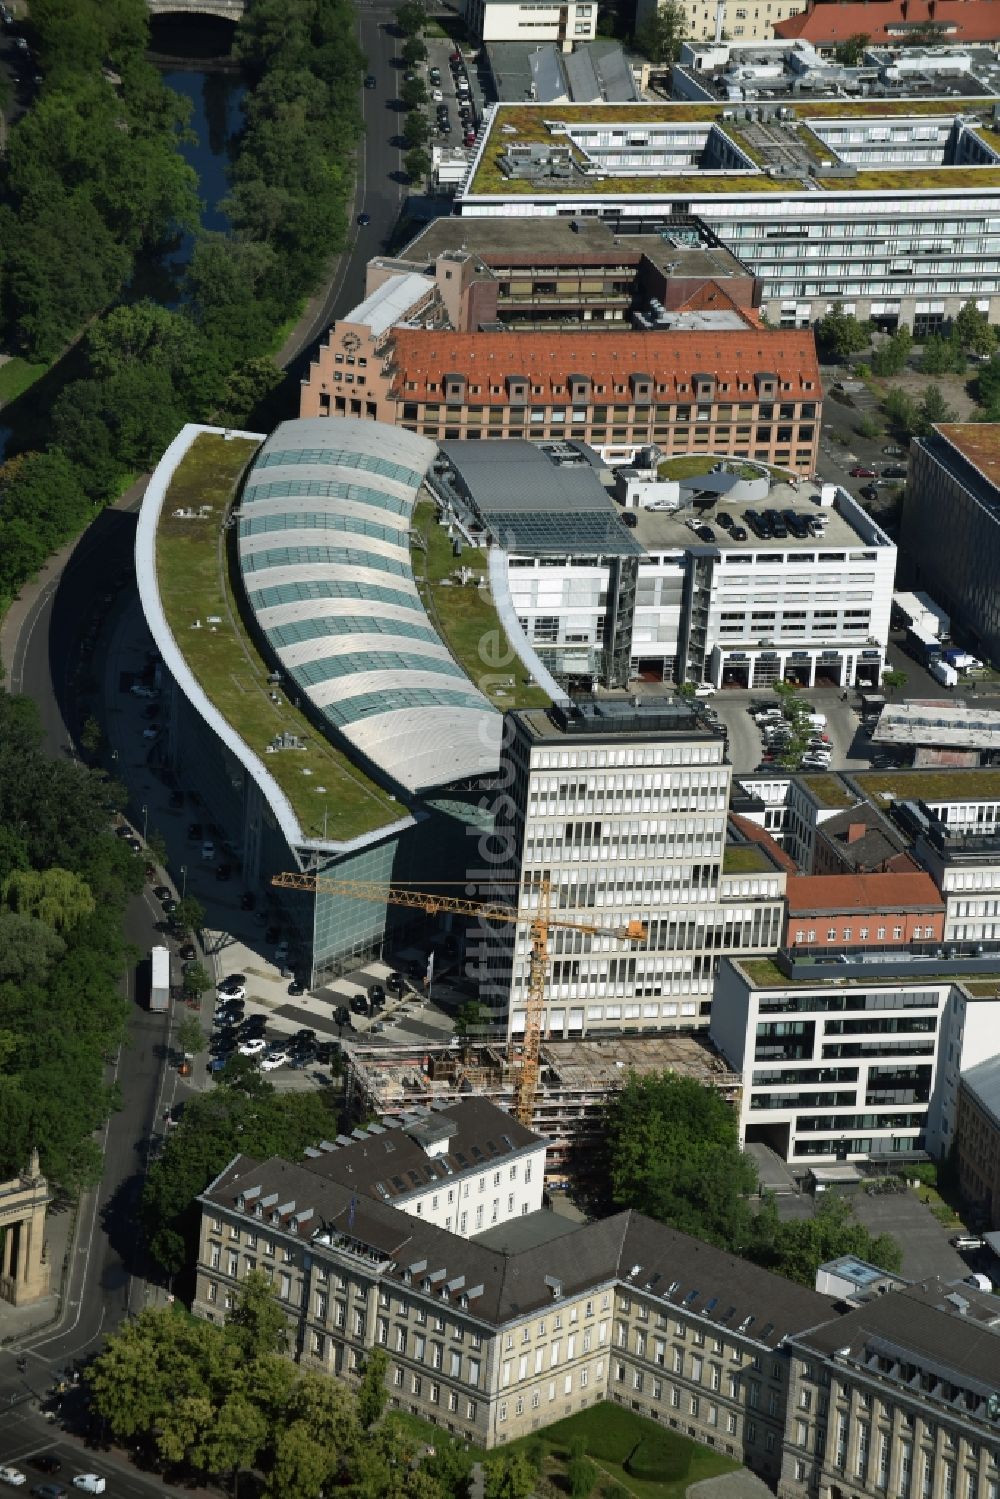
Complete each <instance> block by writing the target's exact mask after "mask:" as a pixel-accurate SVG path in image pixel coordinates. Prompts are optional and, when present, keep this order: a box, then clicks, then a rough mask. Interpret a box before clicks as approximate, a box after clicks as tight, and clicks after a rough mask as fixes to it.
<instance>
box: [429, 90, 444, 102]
mask: <svg viewBox="0 0 1000 1499" xmlns="http://www.w3.org/2000/svg"><path fill="white" fill-rule="evenodd" d="M431 100H432V102H433V103H434V104H443V103H444V94H442V92H441V90H440V89H439V88H435V89H432V90H431Z"/></svg>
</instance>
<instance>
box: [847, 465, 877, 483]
mask: <svg viewBox="0 0 1000 1499" xmlns="http://www.w3.org/2000/svg"><path fill="white" fill-rule="evenodd" d="M874 477H875V470H874V469H873V468H865V466H864V464H863V463H856V464H855V465H854V467H853V468H852V469H851V478H852V479H874Z"/></svg>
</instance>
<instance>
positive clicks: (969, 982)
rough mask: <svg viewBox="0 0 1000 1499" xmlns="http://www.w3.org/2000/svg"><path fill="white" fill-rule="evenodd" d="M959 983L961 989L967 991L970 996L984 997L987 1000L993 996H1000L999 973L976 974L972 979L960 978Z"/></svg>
mask: <svg viewBox="0 0 1000 1499" xmlns="http://www.w3.org/2000/svg"><path fill="white" fill-rule="evenodd" d="M959 983H960V984H961V985H962V988H963V989H968V991H969V993H970V994H973V995H975V996H976V997H977V998H983V997H984V996H985V997H986V998H987V999H989V998H992V996H993V995H994V994H998V995H1000V973H982V974H977V976H976V977H975V978H974V979H968V978H964V977H963V978H960V979H959Z"/></svg>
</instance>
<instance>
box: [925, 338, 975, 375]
mask: <svg viewBox="0 0 1000 1499" xmlns="http://www.w3.org/2000/svg"><path fill="white" fill-rule="evenodd" d="M920 368H921V370H922V372H923V373H924V374H925V375H945V374H948V373H949V371H951V370H963V369H964V368H965V355H964V353H963V352H962V348H961V345H960V344H959V343H958V340H957V339H956V338H955V337H954V336H952V337H951V338H942V337H941V335H940V334H938V333H931V334H929V335H928V337H927V338H926V339H925V340H924V346H923V348H922V350H921V352H920Z"/></svg>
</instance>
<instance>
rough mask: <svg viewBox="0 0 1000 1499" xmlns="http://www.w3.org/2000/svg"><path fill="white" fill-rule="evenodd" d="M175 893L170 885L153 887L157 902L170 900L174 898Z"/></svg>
mask: <svg viewBox="0 0 1000 1499" xmlns="http://www.w3.org/2000/svg"><path fill="white" fill-rule="evenodd" d="M173 893H174V892H173V891H172V890H171V888H170V886H169V885H154V886H153V894H154V895H155V896H156V898H157V900H170V899H172V897H173Z"/></svg>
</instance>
